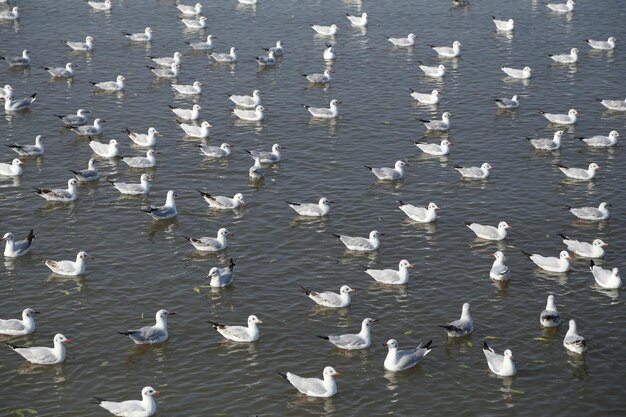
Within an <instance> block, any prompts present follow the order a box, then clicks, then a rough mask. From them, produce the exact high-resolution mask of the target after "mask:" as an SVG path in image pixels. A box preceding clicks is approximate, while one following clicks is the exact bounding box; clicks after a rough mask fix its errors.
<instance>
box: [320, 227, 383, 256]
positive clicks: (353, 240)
mask: <svg viewBox="0 0 626 417" xmlns="http://www.w3.org/2000/svg"><path fill="white" fill-rule="evenodd" d="M332 235H333V236H335V237H336V238H337V239H339V240H341V242H342V243H343V244H344V245H345V246H346V248H348V249H349V250H353V251H359V252H369V251H374V250H376V249H378V247H379V246H380V240H379V237H380V236H382V235H383V234H382V233H380V232H378V230H372V231H371V232H370V235H369V238H366V237H352V236H346V235H336V234H334V233H333V234H332Z"/></svg>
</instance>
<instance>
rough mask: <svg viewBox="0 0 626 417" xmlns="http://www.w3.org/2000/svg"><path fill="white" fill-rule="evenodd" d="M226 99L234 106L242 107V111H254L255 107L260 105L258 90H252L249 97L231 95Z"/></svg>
mask: <svg viewBox="0 0 626 417" xmlns="http://www.w3.org/2000/svg"><path fill="white" fill-rule="evenodd" d="M228 99H229V100H230V101H232V102H233V103H235V105H237V106H239V107H243V108H244V109H254V108H255V107H256V106H258V105H259V104H261V92H260V91H259V90H254V91H253V92H252V95H251V96H238V95H234V94H231V95H229V96H228Z"/></svg>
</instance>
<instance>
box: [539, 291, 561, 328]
mask: <svg viewBox="0 0 626 417" xmlns="http://www.w3.org/2000/svg"><path fill="white" fill-rule="evenodd" d="M539 323H540V324H541V325H542V326H543V327H557V326H558V325H559V324H561V314H560V313H559V311H558V310H557V309H556V304H555V303H554V295H549V296H548V301H547V303H546V308H545V310H543V311H542V312H541V314H540V315H539Z"/></svg>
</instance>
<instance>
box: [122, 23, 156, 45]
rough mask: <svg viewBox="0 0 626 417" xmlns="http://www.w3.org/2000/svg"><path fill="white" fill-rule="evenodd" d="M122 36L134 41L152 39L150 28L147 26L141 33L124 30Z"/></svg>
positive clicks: (148, 40)
mask: <svg viewBox="0 0 626 417" xmlns="http://www.w3.org/2000/svg"><path fill="white" fill-rule="evenodd" d="M124 36H126V37H127V38H128V39H130V40H131V41H134V42H150V41H151V40H152V29H151V28H150V27H147V28H145V29H144V31H143V33H126V32H124Z"/></svg>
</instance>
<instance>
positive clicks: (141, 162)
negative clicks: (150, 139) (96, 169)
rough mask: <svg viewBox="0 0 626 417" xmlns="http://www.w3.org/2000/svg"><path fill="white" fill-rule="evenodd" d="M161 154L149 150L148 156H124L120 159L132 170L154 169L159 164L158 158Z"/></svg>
mask: <svg viewBox="0 0 626 417" xmlns="http://www.w3.org/2000/svg"><path fill="white" fill-rule="evenodd" d="M159 153H160V152H157V151H155V150H154V149H148V152H146V156H132V157H131V156H122V157H121V158H120V159H121V160H122V162H124V163H125V164H126V165H128V166H129V167H131V168H154V167H155V166H156V164H157V160H156V156H155V155H157V154H159Z"/></svg>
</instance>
